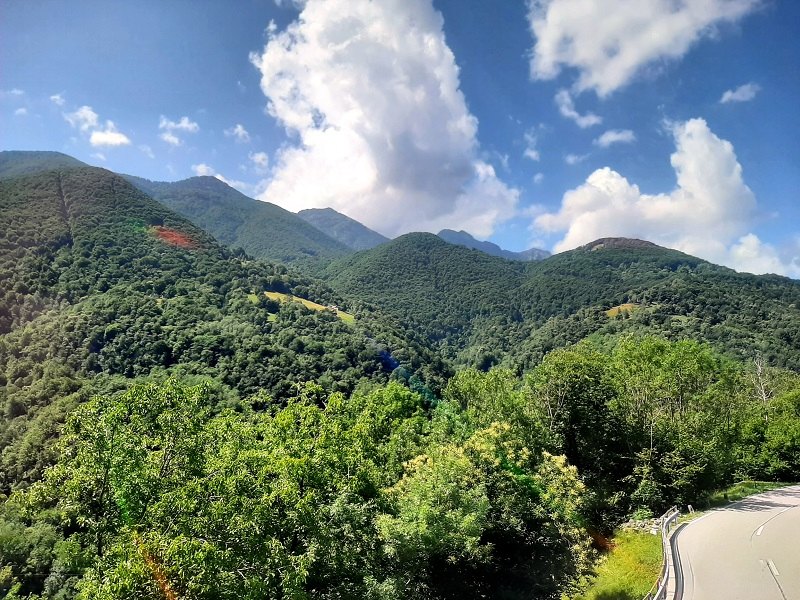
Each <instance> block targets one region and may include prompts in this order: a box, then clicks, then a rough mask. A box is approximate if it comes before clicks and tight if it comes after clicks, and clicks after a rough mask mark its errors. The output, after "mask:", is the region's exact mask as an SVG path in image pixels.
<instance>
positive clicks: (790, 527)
mask: <svg viewBox="0 0 800 600" xmlns="http://www.w3.org/2000/svg"><path fill="white" fill-rule="evenodd" d="M677 541H678V553H679V555H680V559H681V564H682V567H683V573H684V585H683V600H800V486H793V487H788V488H782V489H780V490H774V491H772V492H766V493H764V494H758V495H755V496H750V497H749V498H746V499H744V500H742V501H740V502H736V503H734V504H731V505H729V506H726V507H725V508H721V509H717V510H714V511H712V512H710V513H709V514H707V515H705V516H702V517H700V518H699V519H697V520H695V521H693V522H691V523H689V524H688V525H687V526H686V527H684V528H683V530H681V531H680V533H679V534H678V538H677Z"/></svg>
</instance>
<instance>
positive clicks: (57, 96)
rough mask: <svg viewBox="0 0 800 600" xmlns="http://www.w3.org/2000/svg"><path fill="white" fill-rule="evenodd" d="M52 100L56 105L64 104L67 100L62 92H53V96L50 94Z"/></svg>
mask: <svg viewBox="0 0 800 600" xmlns="http://www.w3.org/2000/svg"><path fill="white" fill-rule="evenodd" d="M50 100H51V102H52V103H53V104H55V105H56V106H64V103H65V102H66V100H65V99H64V96H62V95H61V94H53V95H52V96H50Z"/></svg>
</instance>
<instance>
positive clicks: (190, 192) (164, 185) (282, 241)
mask: <svg viewBox="0 0 800 600" xmlns="http://www.w3.org/2000/svg"><path fill="white" fill-rule="evenodd" d="M126 178H127V179H128V181H130V182H131V183H133V185H135V186H136V187H138V188H139V189H140V190H142V191H144V192H145V193H147V194H149V195H150V196H152V197H153V198H155V199H156V200H158V201H159V202H161V203H162V204H164V206H166V207H168V208H169V209H171V210H173V211H175V212H177V213H179V214H181V215H183V216H184V217H186V218H187V219H189V220H190V221H192V223H194V224H195V225H197V226H198V227H202V228H203V229H205V230H206V231H208V232H209V233H211V234H212V235H213V236H214V237H215V238H216V239H217V240H219V241H220V242H221V243H223V244H225V245H227V246H230V247H232V248H243V249H244V250H245V252H247V253H248V254H249V255H251V256H254V257H255V258H263V259H266V260H272V261H277V262H282V263H293V262H301V263H302V262H306V263H308V262H315V261H320V260H323V261H324V260H330V259H332V258H336V257H339V256H344V255H346V254H349V253H350V252H351V250H350V249H349V248H348V247H347V246H346V245H344V244H342V243H341V242H338V241H336V240H335V239H333V238H332V237H330V236H328V235H325V234H324V233H322V232H321V231H319V230H318V229H317V228H316V227H314V226H312V225H310V224H309V223H306V221H304V220H303V219H301V218H300V217H298V216H297V215H295V214H294V213H291V212H289V211H288V210H284V209H282V208H280V207H279V206H275V205H274V204H270V203H269V202H261V201H259V200H254V199H253V198H248V197H247V196H245V195H244V194H242V193H241V192H239V191H237V190H235V189H233V188H232V187H230V186H229V185H227V184H226V183H224V182H222V181H220V180H219V179H217V178H216V177H192V178H190V179H185V180H183V181H176V182H172V183H170V182H156V181H148V180H146V179H142V178H140V177H133V176H126Z"/></svg>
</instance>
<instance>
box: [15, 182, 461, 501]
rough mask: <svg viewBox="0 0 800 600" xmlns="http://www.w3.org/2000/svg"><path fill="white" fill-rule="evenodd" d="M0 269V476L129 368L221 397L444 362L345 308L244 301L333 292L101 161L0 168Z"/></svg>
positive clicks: (22, 463)
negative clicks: (183, 380)
mask: <svg viewBox="0 0 800 600" xmlns="http://www.w3.org/2000/svg"><path fill="white" fill-rule="evenodd" d="M0 278H2V280H3V281H4V285H3V286H2V293H3V296H2V298H0V403H2V404H3V405H4V406H5V411H6V415H7V417H8V418H7V419H5V420H3V421H2V423H0V467H1V468H0V471H2V477H0V489H2V490H4V491H7V490H8V488H9V486H12V485H16V484H19V483H21V482H25V481H30V480H32V479H35V478H36V477H37V476H38V475H39V474H40V473H41V468H42V467H43V465H45V464H46V463H47V462H48V461H49V460H51V459H52V455H51V454H50V453H49V451H47V450H46V449H43V445H44V447H48V444H49V441H50V438H51V437H52V432H53V431H55V430H56V429H57V427H58V424H59V423H60V422H61V421H62V420H63V419H64V417H65V415H66V413H67V412H68V411H69V410H70V409H71V407H74V406H75V405H76V403H77V402H80V401H82V400H85V399H86V398H87V397H88V396H89V395H91V394H93V393H97V392H98V391H100V390H105V389H120V388H124V387H127V386H128V385H130V383H131V382H132V381H133V379H132V378H141V377H155V378H156V379H163V378H164V377H166V376H167V375H168V374H171V373H180V374H182V375H183V376H184V377H194V376H200V375H202V376H205V377H210V378H212V379H213V380H214V381H216V382H217V385H218V386H219V389H220V390H221V391H220V392H219V394H220V399H222V398H225V399H226V402H231V401H234V400H235V399H237V398H244V397H246V396H248V395H250V394H253V393H255V392H256V391H258V390H263V393H266V394H270V395H271V396H272V397H274V398H275V399H276V401H278V402H280V401H282V400H283V399H285V398H286V397H288V396H289V395H291V394H292V393H293V391H294V390H295V389H296V385H297V384H299V383H301V382H305V381H315V382H317V383H319V384H320V385H321V386H322V389H325V390H328V391H335V390H341V391H349V390H352V389H354V388H355V387H356V385H358V384H360V383H363V382H368V381H387V380H388V378H389V377H390V375H391V374H392V371H393V370H395V369H396V368H398V367H402V369H403V374H404V375H403V377H405V378H408V377H409V376H415V374H419V375H421V376H422V377H423V378H424V379H425V380H426V381H428V382H429V383H430V385H431V386H432V387H433V388H434V389H438V387H440V386H441V385H442V382H443V377H444V376H445V375H446V374H447V372H448V368H447V367H446V365H444V363H442V362H441V361H440V360H439V359H438V358H437V357H436V356H435V355H433V354H432V353H431V352H430V351H429V350H427V349H426V348H425V345H424V343H423V344H421V343H419V342H417V341H413V340H411V339H409V338H407V337H405V336H404V334H402V332H400V331H398V330H397V328H395V327H393V326H392V325H391V324H388V323H385V322H380V321H377V320H375V319H373V318H371V317H370V316H369V315H360V314H359V315H356V321H355V323H351V324H347V323H344V322H343V321H342V320H341V319H339V318H338V317H337V316H336V315H335V314H333V313H332V312H330V311H312V310H308V309H306V308H304V307H303V306H302V305H300V304H299V303H293V302H288V303H279V302H275V301H271V300H270V299H269V298H267V297H266V296H264V295H263V294H261V295H260V296H259V295H258V294H256V295H255V298H256V301H255V302H254V301H252V299H251V296H253V294H254V293H256V292H259V293H260V292H263V291H276V292H281V293H291V294H293V295H295V296H299V297H301V298H309V299H311V300H314V301H316V302H318V303H320V304H322V305H328V304H338V305H340V306H342V307H343V308H344V307H346V303H345V302H344V301H343V300H342V299H341V298H340V297H338V296H337V295H336V294H335V293H333V292H332V291H331V290H330V289H329V288H327V287H326V286H325V285H323V284H321V283H320V282H318V281H314V280H311V279H308V278H306V277H302V276H300V275H297V274H293V273H291V272H288V271H287V269H286V268H285V267H284V266H282V265H272V264H269V263H264V262H260V261H253V260H251V259H248V258H247V257H245V256H244V255H241V254H232V253H231V252H230V251H228V250H226V249H224V248H222V247H220V246H219V245H218V244H217V242H216V241H215V240H214V239H213V238H212V237H211V236H210V235H208V234H207V233H205V232H204V231H203V230H201V229H199V228H197V227H196V226H194V225H193V224H192V223H190V222H189V221H187V220H186V219H184V218H183V217H181V216H179V215H177V214H175V213H173V212H171V211H170V210H168V209H167V208H165V207H164V206H163V205H161V204H159V203H158V202H156V201H154V200H152V199H151V198H149V197H148V196H146V195H145V194H143V193H142V192H140V191H139V190H137V189H136V188H134V187H133V186H132V185H130V184H129V183H128V182H127V181H125V180H124V179H123V178H121V177H119V176H117V175H115V174H113V173H110V172H108V171H105V170H103V169H97V168H93V167H84V168H75V169H70V170H62V171H45V172H42V173H37V174H32V175H27V176H24V177H17V178H13V179H7V180H4V181H2V182H0ZM420 385H421V387H424V386H422V384H421V383H420ZM31 444H33V446H31ZM21 448H27V449H26V450H24V451H23V450H21ZM20 452H23V453H22V454H20Z"/></svg>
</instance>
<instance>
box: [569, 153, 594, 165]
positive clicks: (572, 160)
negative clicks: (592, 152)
mask: <svg viewBox="0 0 800 600" xmlns="http://www.w3.org/2000/svg"><path fill="white" fill-rule="evenodd" d="M587 158H589V155H588V154H567V155H566V156H565V157H564V162H565V163H567V164H568V165H577V164H578V163H582V162H583V161H585V160H586V159H587Z"/></svg>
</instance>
